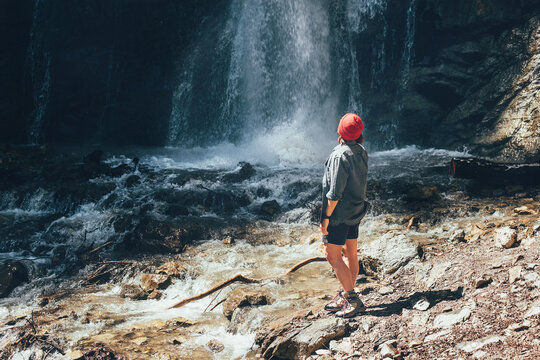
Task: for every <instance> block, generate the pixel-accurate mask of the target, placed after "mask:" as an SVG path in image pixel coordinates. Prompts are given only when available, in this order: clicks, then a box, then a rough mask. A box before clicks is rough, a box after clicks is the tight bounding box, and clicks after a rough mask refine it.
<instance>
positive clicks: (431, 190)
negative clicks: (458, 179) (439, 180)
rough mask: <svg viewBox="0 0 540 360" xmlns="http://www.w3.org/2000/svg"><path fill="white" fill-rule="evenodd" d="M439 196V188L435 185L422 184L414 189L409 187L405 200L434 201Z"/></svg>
mask: <svg viewBox="0 0 540 360" xmlns="http://www.w3.org/2000/svg"><path fill="white" fill-rule="evenodd" d="M440 198H441V197H440V195H439V189H438V188H437V187H436V186H422V187H418V188H415V189H411V190H410V191H409V192H408V193H407V196H406V197H405V200H407V201H436V200H439V199H440Z"/></svg>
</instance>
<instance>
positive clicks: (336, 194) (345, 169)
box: [326, 155, 349, 201]
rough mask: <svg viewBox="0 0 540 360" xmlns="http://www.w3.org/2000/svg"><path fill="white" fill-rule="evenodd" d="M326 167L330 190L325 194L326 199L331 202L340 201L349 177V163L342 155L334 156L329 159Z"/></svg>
mask: <svg viewBox="0 0 540 360" xmlns="http://www.w3.org/2000/svg"><path fill="white" fill-rule="evenodd" d="M328 167H329V168H328V175H329V178H330V188H329V190H328V192H327V193H326V197H327V198H328V199H330V200H333V201H338V200H341V196H342V195H343V190H344V189H345V185H346V184H347V179H348V177H349V163H348V162H347V159H346V158H345V157H344V156H343V155H342V156H336V157H333V158H331V159H329V163H328Z"/></svg>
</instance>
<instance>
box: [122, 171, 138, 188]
mask: <svg viewBox="0 0 540 360" xmlns="http://www.w3.org/2000/svg"><path fill="white" fill-rule="evenodd" d="M140 183H141V177H140V176H139V175H135V174H133V175H129V176H128V177H127V178H126V180H124V185H126V187H132V186H134V185H138V184H140Z"/></svg>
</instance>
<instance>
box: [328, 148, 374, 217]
mask: <svg viewBox="0 0 540 360" xmlns="http://www.w3.org/2000/svg"><path fill="white" fill-rule="evenodd" d="M367 172H368V154H367V151H366V149H364V147H363V146H362V145H360V144H358V143H357V142H356V141H347V142H345V143H344V144H339V145H337V146H336V147H335V148H334V150H332V153H331V154H330V156H329V158H328V160H327V161H326V164H325V169H324V176H323V182H322V185H323V208H322V211H323V213H324V212H325V210H326V205H327V204H328V202H327V201H326V199H325V198H328V199H330V200H334V201H339V202H338V203H337V205H336V208H335V210H334V212H333V213H332V216H331V217H330V225H338V224H347V225H356V224H358V223H360V220H362V218H363V217H364V215H365V214H366V212H367V211H368V209H369V203H368V202H367V201H366V188H367Z"/></svg>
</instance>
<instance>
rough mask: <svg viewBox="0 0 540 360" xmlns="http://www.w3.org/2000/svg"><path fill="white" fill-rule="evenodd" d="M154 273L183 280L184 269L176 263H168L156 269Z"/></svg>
mask: <svg viewBox="0 0 540 360" xmlns="http://www.w3.org/2000/svg"><path fill="white" fill-rule="evenodd" d="M156 273H158V274H165V275H168V276H171V277H175V278H183V277H184V275H185V273H186V269H185V268H184V265H182V264H180V263H178V262H175V261H169V262H166V263H165V264H163V265H161V266H159V267H158V268H157V269H156Z"/></svg>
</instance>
